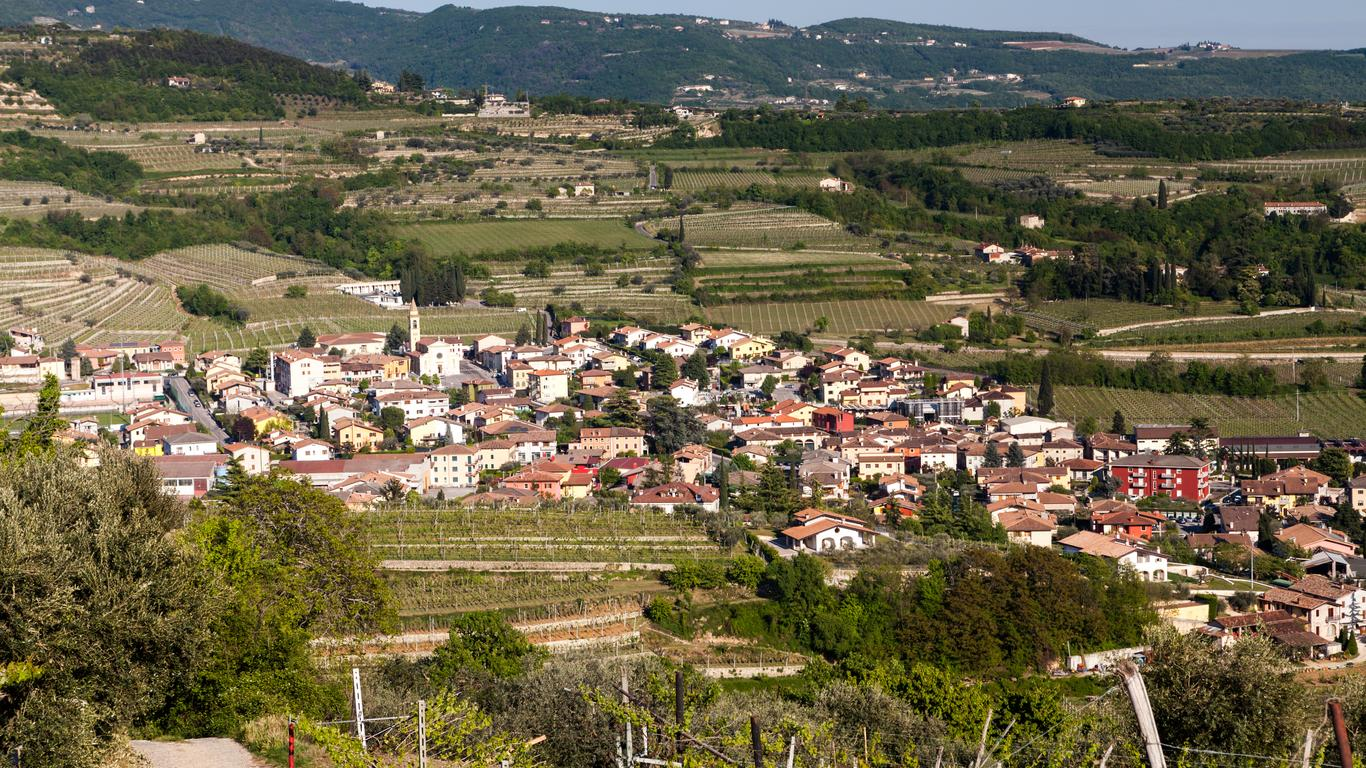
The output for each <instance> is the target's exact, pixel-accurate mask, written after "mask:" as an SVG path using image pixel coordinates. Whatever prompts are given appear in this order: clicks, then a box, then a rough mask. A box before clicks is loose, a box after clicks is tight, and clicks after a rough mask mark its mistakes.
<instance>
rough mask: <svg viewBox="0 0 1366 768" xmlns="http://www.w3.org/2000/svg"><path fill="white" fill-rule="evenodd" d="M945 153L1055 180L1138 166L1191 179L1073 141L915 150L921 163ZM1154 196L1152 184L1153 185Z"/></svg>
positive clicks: (1174, 168) (1166, 166)
mask: <svg viewBox="0 0 1366 768" xmlns="http://www.w3.org/2000/svg"><path fill="white" fill-rule="evenodd" d="M945 154H947V155H948V156H950V157H952V158H953V160H954V163H955V164H957V165H964V166H977V167H983V168H1005V169H1012V170H1018V171H1028V172H1030V173H1031V174H1034V175H1038V174H1043V175H1046V176H1051V177H1053V178H1057V179H1059V180H1064V179H1071V180H1083V179H1086V178H1095V177H1107V176H1127V175H1129V173H1130V172H1131V171H1132V170H1133V169H1134V168H1135V167H1142V168H1143V169H1144V171H1145V172H1147V173H1151V174H1152V175H1154V176H1166V177H1173V176H1175V175H1176V174H1178V173H1180V174H1183V175H1185V176H1195V175H1196V173H1197V169H1196V168H1195V166H1191V165H1180V164H1174V163H1172V162H1170V161H1165V160H1155V159H1151V158H1129V157H1106V156H1105V155H1102V154H1100V153H1098V152H1096V150H1095V149H1094V148H1093V147H1092V146H1091V145H1089V144H1083V143H1080V142H1073V141H1049V140H1046V139H1045V140H1038V141H1015V142H1002V143H997V144H985V145H984V144H973V145H963V146H959V147H950V148H947V149H926V150H918V151H917V155H918V157H919V158H921V159H922V160H924V161H931V162H932V161H934V160H935V159H936V158H940V157H943V156H944V155H945ZM1153 185H1154V193H1156V182H1153Z"/></svg>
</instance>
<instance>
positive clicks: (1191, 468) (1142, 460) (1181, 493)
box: [1110, 453, 1210, 502]
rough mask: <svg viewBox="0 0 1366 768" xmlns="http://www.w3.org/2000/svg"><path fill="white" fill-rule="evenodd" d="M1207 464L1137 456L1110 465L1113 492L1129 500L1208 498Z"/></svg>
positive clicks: (1161, 456)
mask: <svg viewBox="0 0 1366 768" xmlns="http://www.w3.org/2000/svg"><path fill="white" fill-rule="evenodd" d="M1209 474H1210V468H1209V461H1208V460H1206V459H1201V458H1197V457H1195V456H1168V455H1165V454H1160V453H1138V454H1134V455H1133V456H1129V457H1127V458H1122V459H1115V460H1114V461H1111V462H1110V475H1111V476H1112V477H1113V478H1114V479H1115V482H1116V483H1117V492H1118V493H1119V494H1121V495H1123V496H1127V497H1129V498H1134V499H1141V498H1146V497H1148V496H1157V495H1166V496H1168V497H1170V498H1172V499H1179V500H1181V501H1194V502H1203V501H1204V500H1205V499H1208V498H1209V494H1210V491H1209Z"/></svg>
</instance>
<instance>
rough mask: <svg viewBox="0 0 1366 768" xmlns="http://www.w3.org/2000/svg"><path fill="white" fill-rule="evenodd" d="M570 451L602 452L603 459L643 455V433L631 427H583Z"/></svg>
mask: <svg viewBox="0 0 1366 768" xmlns="http://www.w3.org/2000/svg"><path fill="white" fill-rule="evenodd" d="M569 447H570V450H588V451H602V452H603V458H604V459H614V458H616V457H618V456H624V455H626V454H631V455H632V456H644V455H645V433H644V432H643V431H641V430H639V429H633V428H631V427H585V428H583V429H582V430H580V431H579V439H578V442H575V443H571V444H570V446H569Z"/></svg>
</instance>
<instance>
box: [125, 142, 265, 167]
mask: <svg viewBox="0 0 1366 768" xmlns="http://www.w3.org/2000/svg"><path fill="white" fill-rule="evenodd" d="M110 149H111V150H113V151H115V152H120V153H122V154H125V155H127V156H128V157H130V158H132V159H133V161H134V162H136V163H137V164H139V165H141V166H142V167H143V169H144V170H146V171H149V172H151V173H185V172H188V171H200V170H215V169H221V168H241V167H242V164H243V163H244V162H246V161H245V160H244V159H243V158H241V157H239V156H238V155H236V154H231V153H225V152H213V153H202V152H196V151H195V148H194V147H193V146H191V145H189V144H162V145H136V146H128V147H110Z"/></svg>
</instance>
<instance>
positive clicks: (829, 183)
mask: <svg viewBox="0 0 1366 768" xmlns="http://www.w3.org/2000/svg"><path fill="white" fill-rule="evenodd" d="M820 184H821V191H822V192H853V191H854V185H853V184H850V183H849V182H847V181H845V180H843V179H840V178H836V177H834V176H830V177H827V178H824V179H821V182H820Z"/></svg>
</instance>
